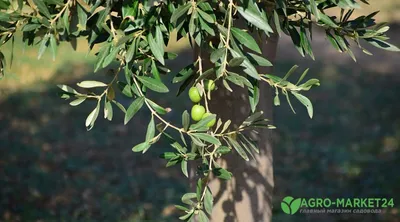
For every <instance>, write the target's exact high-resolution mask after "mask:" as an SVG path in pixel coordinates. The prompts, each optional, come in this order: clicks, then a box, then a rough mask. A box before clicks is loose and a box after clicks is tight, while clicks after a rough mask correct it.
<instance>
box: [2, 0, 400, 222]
mask: <svg viewBox="0 0 400 222" xmlns="http://www.w3.org/2000/svg"><path fill="white" fill-rule="evenodd" d="M363 3H366V4H367V1H366V0H361V1H360V3H358V2H356V1H354V0H275V1H272V0H271V1H265V0H261V1H257V2H254V1H252V0H238V1H234V0H229V1H218V0H212V1H184V0H182V1H169V0H166V1H133V0H124V1H118V0H107V1H102V0H64V1H62V0H44V1H41V0H27V1H23V0H18V1H11V0H0V9H1V11H0V37H1V39H0V44H1V45H3V44H5V43H6V42H7V41H12V42H14V39H15V38H17V37H22V39H23V41H24V42H25V44H26V45H35V44H39V45H40V47H39V53H38V58H40V57H41V56H42V55H43V53H45V51H46V49H47V48H49V50H51V52H52V53H53V58H54V59H55V58H56V53H57V47H58V45H59V43H60V42H62V41H68V42H71V43H72V44H73V43H74V42H75V41H76V39H77V38H82V37H85V38H87V40H88V45H89V46H90V49H91V50H95V51H96V55H97V61H96V63H95V71H97V70H99V69H101V68H107V67H110V66H111V64H112V63H113V62H118V64H119V66H118V69H116V70H111V72H112V74H113V77H112V79H111V81H110V82H108V83H103V82H99V81H93V80H87V81H82V82H80V83H78V87H80V88H83V89H82V90H76V89H74V88H72V87H70V86H66V85H60V88H61V90H62V93H61V97H62V98H64V99H72V101H71V102H70V104H71V105H72V106H78V105H80V104H81V103H83V102H85V101H87V100H94V101H97V105H96V106H95V108H94V109H93V111H91V112H90V114H89V115H88V117H87V119H86V123H85V125H86V127H87V128H88V130H90V129H92V128H93V126H94V124H95V122H96V119H97V118H98V116H99V114H100V111H101V110H103V113H104V118H106V119H108V120H110V121H111V120H112V118H113V109H114V108H115V107H118V108H119V109H120V110H121V111H122V112H124V113H125V119H124V123H125V124H127V123H129V121H130V120H131V119H132V118H133V117H134V115H135V114H136V113H137V112H138V111H139V110H140V109H142V108H147V109H148V110H149V111H150V112H149V113H150V115H151V120H150V122H149V124H148V127H147V133H146V138H145V139H144V142H143V143H140V144H138V145H135V146H134V147H133V148H132V150H133V151H134V152H142V153H145V152H146V151H147V150H148V149H149V148H150V147H151V145H152V144H154V143H156V142H157V141H158V140H159V139H160V138H162V137H164V138H166V139H167V140H168V141H170V145H171V147H172V148H173V150H174V151H173V152H165V153H163V155H162V156H161V157H162V158H164V159H166V160H167V167H169V166H173V165H176V164H179V165H180V166H181V169H182V172H183V174H184V175H185V176H187V177H188V162H189V161H192V162H193V163H194V164H196V163H198V164H199V166H198V167H197V175H196V177H198V182H197V187H196V191H195V192H193V193H186V194H184V195H183V196H182V203H183V204H184V206H181V205H177V208H179V209H181V210H182V211H183V212H184V214H183V216H182V217H181V218H180V219H182V220H189V221H190V220H192V219H193V218H194V217H198V219H199V221H208V215H209V214H211V211H212V207H213V195H212V193H211V191H210V189H209V188H208V185H207V184H208V181H209V179H210V178H211V177H212V176H216V177H219V178H221V179H225V180H229V179H230V178H231V177H232V174H231V173H230V172H229V171H228V170H229V169H224V168H222V167H221V166H219V165H218V163H217V162H216V160H217V159H218V158H221V157H222V156H223V155H226V154H229V153H230V152H231V151H232V150H234V151H236V152H237V153H238V154H239V155H240V156H241V157H243V159H244V160H246V161H248V160H249V155H250V156H251V155H253V153H258V152H259V150H258V148H257V142H256V141H254V140H253V139H252V138H251V137H249V136H248V134H247V132H248V131H251V130H254V129H255V128H260V127H264V128H268V129H273V128H274V126H272V125H270V124H269V122H268V120H267V119H264V118H263V117H262V112H261V111H258V110H257V104H258V102H259V99H260V96H259V84H268V85H270V86H271V87H273V88H274V89H275V94H276V95H275V98H274V101H273V103H274V104H275V105H280V96H279V95H280V94H283V96H284V98H285V99H286V100H287V102H288V104H289V106H290V107H291V109H292V110H293V112H294V109H293V107H292V105H291V102H290V101H291V100H290V99H291V98H295V99H297V100H298V101H299V102H300V103H302V104H303V105H304V106H305V107H306V109H307V111H308V114H309V116H310V118H312V116H313V106H312V103H311V101H310V100H309V99H308V98H307V97H306V96H304V95H303V94H302V93H303V92H304V91H308V90H310V89H311V88H312V87H313V86H318V85H319V81H318V80H317V79H309V80H307V81H303V80H304V78H305V76H306V74H307V71H308V69H306V70H305V71H304V72H302V74H301V75H300V77H299V78H298V79H297V80H296V81H295V82H290V81H289V80H288V78H289V77H290V76H291V75H292V74H293V73H294V72H295V71H296V69H297V68H298V67H297V66H293V67H292V68H291V69H290V70H288V72H287V74H286V75H285V76H284V77H278V76H276V75H273V74H271V73H259V72H258V71H257V67H260V66H272V63H271V62H270V61H268V60H267V59H266V58H264V57H263V56H262V51H261V49H260V48H261V47H260V46H261V45H262V44H263V43H262V42H261V41H260V40H259V39H262V38H261V37H262V36H264V35H266V36H270V35H273V34H279V35H281V34H286V35H289V36H290V37H291V39H292V40H293V44H294V46H295V47H296V48H297V49H298V51H299V53H300V54H301V55H303V56H310V57H311V58H313V59H314V54H313V52H312V48H311V43H310V41H311V39H312V30H313V28H316V27H318V28H320V29H323V30H325V33H326V37H327V39H328V40H329V41H330V43H331V44H332V46H333V47H335V48H336V49H337V50H338V51H340V52H346V53H347V54H349V55H350V56H351V57H352V58H353V59H354V60H355V57H354V55H353V53H352V50H351V49H350V48H351V47H350V43H349V41H350V40H353V41H354V42H355V45H354V46H358V47H359V48H360V49H362V50H363V51H364V52H365V53H367V54H370V53H369V52H368V51H367V50H366V49H365V48H364V47H363V46H362V45H361V43H363V42H361V40H365V42H367V43H370V44H372V45H374V46H376V47H379V48H383V49H386V50H390V51H399V49H398V48H397V47H396V46H393V45H391V44H390V43H388V42H386V40H387V39H388V37H387V36H386V35H385V32H386V31H387V30H388V29H389V27H388V26H386V24H376V23H375V20H374V16H375V15H376V13H372V14H370V15H367V16H361V17H357V18H354V19H353V18H352V13H353V12H354V10H355V9H357V8H359V7H360V5H359V4H363ZM331 8H338V9H339V10H340V15H339V16H330V15H329V14H327V13H326V11H327V10H328V9H331ZM238 20H244V21H246V23H247V27H241V26H240V25H237V24H239V23H240V22H237V21H238ZM19 32H22V35H20V34H19ZM173 32H176V33H177V38H178V39H180V38H184V37H187V38H189V39H190V42H191V44H192V47H196V48H198V50H199V53H198V57H197V58H196V59H195V61H194V62H193V63H192V64H188V65H187V66H186V67H185V68H184V69H182V70H181V71H180V72H178V73H176V74H173V75H174V78H173V81H172V82H173V83H174V84H180V88H179V91H178V92H177V96H179V95H180V94H181V93H182V92H184V91H185V90H186V89H187V88H190V90H189V98H190V99H191V100H192V101H193V102H194V103H195V104H194V106H193V108H192V110H191V111H190V113H191V114H189V112H188V111H183V112H182V123H171V122H169V121H168V120H167V119H165V118H164V117H163V116H164V115H165V114H166V113H168V112H169V111H170V109H169V108H164V107H161V106H160V105H158V104H156V103H155V102H153V101H152V100H151V98H150V97H149V96H148V94H147V92H148V91H154V92H157V93H164V94H166V93H169V89H168V87H167V86H166V85H165V84H164V83H163V78H162V76H163V75H171V74H169V72H170V71H169V69H168V66H167V63H166V60H171V59H174V58H175V57H176V56H177V55H176V54H173V53H170V52H165V45H166V44H168V41H169V40H170V38H171V35H172V33H173ZM95 46H98V47H95ZM12 57H13V56H11V58H10V59H7V61H9V62H10V63H12V60H13V58H12ZM0 60H1V62H0V65H1V66H0V68H1V70H0V71H1V73H0V75H1V76H0V77H3V76H4V75H5V73H4V69H3V67H5V66H6V58H5V57H4V54H3V53H2V52H1V48H0ZM205 60H207V61H205ZM209 63H211V64H213V67H206V66H205V65H203V64H209ZM232 84H233V85H237V86H240V87H243V88H245V89H247V90H248V92H249V93H248V94H249V106H250V107H251V111H252V113H249V117H248V118H247V119H244V120H243V123H242V124H241V125H240V126H239V127H237V128H234V127H232V126H231V120H222V119H220V118H218V115H216V114H213V113H211V112H210V107H209V105H208V103H209V101H210V100H211V99H212V93H213V91H215V90H229V91H232V89H231V87H230V85H232ZM215 85H216V86H218V87H215ZM218 88H219V89H218ZM117 90H118V91H120V92H121V93H122V94H123V95H124V96H126V97H129V98H131V99H132V102H131V104H130V105H129V107H124V106H123V105H122V104H120V103H119V102H118V101H117V100H116V91H117ZM79 91H81V92H79ZM88 91H90V93H87V92H88ZM83 92H85V93H83ZM189 98H188V99H189ZM271 102H272V101H271ZM172 109H173V107H172ZM191 117H192V119H193V121H191ZM175 135H177V136H175ZM195 160H196V161H195Z"/></svg>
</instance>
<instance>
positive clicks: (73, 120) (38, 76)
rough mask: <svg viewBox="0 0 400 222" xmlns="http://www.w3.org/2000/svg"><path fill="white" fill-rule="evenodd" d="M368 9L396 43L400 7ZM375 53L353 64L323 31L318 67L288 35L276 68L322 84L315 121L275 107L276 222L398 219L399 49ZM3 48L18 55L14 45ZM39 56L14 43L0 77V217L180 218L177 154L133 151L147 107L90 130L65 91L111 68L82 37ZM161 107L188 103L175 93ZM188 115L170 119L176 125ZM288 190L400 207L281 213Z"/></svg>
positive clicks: (316, 92) (399, 41)
mask: <svg viewBox="0 0 400 222" xmlns="http://www.w3.org/2000/svg"><path fill="white" fill-rule="evenodd" d="M364 7H365V9H362V10H361V11H360V12H359V14H365V13H369V12H372V11H374V10H380V11H381V13H380V14H379V16H378V22H379V21H380V22H382V21H389V22H390V26H391V29H390V31H389V34H388V35H389V36H390V37H391V43H393V44H395V45H397V46H399V45H400V2H399V1H396V0H385V1H379V2H378V1H374V2H372V5H371V6H368V7H367V6H364ZM365 45H366V44H365ZM169 49H170V50H171V51H179V52H180V53H182V54H181V55H180V56H179V57H178V58H177V59H175V60H174V61H172V62H170V64H169V65H170V67H172V68H173V70H172V71H178V70H179V69H180V68H182V67H184V66H185V65H187V64H189V63H190V62H191V57H192V52H191V51H190V49H188V46H187V42H185V41H182V42H177V43H171V44H170V45H169ZM368 49H369V50H370V51H371V52H372V53H373V54H374V56H368V55H365V54H363V53H361V52H358V51H357V50H355V51H356V52H355V54H356V57H357V58H358V61H357V63H355V62H353V61H352V59H351V58H350V57H349V56H348V55H345V54H340V53H338V52H336V51H335V50H334V49H333V48H332V47H331V46H330V44H329V43H328V41H327V40H326V39H325V38H324V35H323V34H322V33H318V32H316V33H315V34H314V42H313V50H314V54H315V55H316V58H317V60H316V61H312V60H311V59H308V58H307V59H305V58H302V57H301V56H300V55H299V54H298V52H297V51H296V49H295V48H294V47H293V46H292V43H291V42H290V39H288V38H287V37H283V38H282V39H281V40H280V43H279V50H278V56H277V62H276V65H275V73H276V74H277V75H284V73H285V72H286V71H287V70H288V69H290V67H291V66H292V65H293V64H298V65H299V66H300V68H301V69H306V68H308V67H309V68H310V72H309V74H308V77H309V78H318V79H320V80H321V82H322V84H321V86H320V87H318V88H314V89H313V90H311V91H310V92H308V93H307V96H309V98H310V99H311V100H312V102H313V104H314V113H315V114H314V118H313V119H312V120H310V119H309V118H308V115H307V113H306V111H305V109H304V107H301V105H299V104H295V109H296V111H297V114H293V113H292V112H291V111H290V108H289V106H288V105H287V104H286V103H284V102H282V105H281V106H280V107H275V108H274V123H275V125H276V126H277V127H278V129H277V130H276V132H275V133H276V138H277V139H276V144H275V147H274V173H275V190H274V197H273V198H274V199H273V204H274V216H273V220H274V221H316V220H317V221H391V222H392V221H400V212H399V210H400V205H399V204H398V201H399V200H400V173H399V171H400V147H399V145H400V104H399V102H398V101H399V96H400V75H399V73H398V70H400V54H399V53H390V52H384V51H381V50H378V49H375V48H372V47H368ZM2 51H3V52H5V54H6V56H9V55H10V52H11V46H10V45H6V46H5V47H4V48H2ZM37 51H38V49H37V48H25V49H24V48H23V46H22V44H21V42H18V41H16V44H15V49H14V62H13V64H12V68H11V69H10V68H7V73H8V74H7V76H6V77H5V78H4V79H3V80H1V81H0V221H60V219H59V218H62V220H61V221H132V222H136V221H176V219H174V218H176V212H175V210H174V206H173V204H174V203H179V201H180V197H181V195H182V194H183V193H184V192H185V191H187V187H186V185H185V184H186V181H185V179H184V177H183V175H182V174H181V173H180V170H179V169H178V168H172V169H166V168H165V167H164V165H165V162H164V161H163V160H161V159H158V158H157V156H158V155H159V154H160V153H161V152H162V151H161V150H163V151H164V150H165V149H170V147H168V146H167V145H164V144H162V143H161V144H158V145H157V146H154V147H152V149H150V151H149V152H148V153H146V154H145V155H141V154H135V153H133V152H132V151H131V148H132V147H133V145H135V144H137V143H139V142H141V141H142V140H143V138H144V130H143V129H144V128H145V127H146V125H147V123H148V120H149V116H148V115H147V113H146V111H145V110H144V112H139V113H138V114H137V116H136V117H135V118H134V120H133V121H131V122H130V123H129V124H128V126H124V125H123V116H122V115H121V113H119V112H118V110H116V109H115V117H114V120H113V121H112V122H107V121H105V120H103V119H102V118H99V119H98V121H97V122H96V125H95V127H94V129H93V130H91V131H89V132H87V131H86V128H85V126H84V121H85V118H86V116H87V115H88V114H89V113H90V111H91V110H92V109H93V108H94V106H95V104H94V103H90V102H86V103H84V104H83V105H81V106H80V107H79V108H77V107H71V106H69V105H68V102H66V101H63V100H62V99H60V98H59V97H58V96H57V92H58V91H59V90H58V88H57V87H56V84H70V85H74V84H75V83H77V82H79V81H81V80H83V79H96V80H105V79H108V78H109V77H108V76H107V74H106V70H102V71H100V72H98V73H93V62H94V59H95V58H94V56H92V55H90V54H89V55H87V48H86V47H85V42H84V40H79V41H78V44H77V50H76V51H74V50H73V49H72V47H71V45H69V44H63V45H62V46H61V47H60V49H59V51H58V55H57V58H56V60H55V61H52V58H51V53H50V52H46V53H45V55H44V56H43V58H42V59H41V60H37V59H36V58H37ZM8 58H9V57H8ZM293 78H294V79H295V78H296V77H293ZM175 88H176V86H175ZM175 88H173V89H172V90H174V89H175ZM119 101H121V102H122V103H123V104H124V105H125V106H127V105H128V104H129V102H130V100H128V99H126V98H123V97H121V98H119ZM155 101H156V102H158V103H159V104H160V105H164V106H170V107H174V108H175V109H176V110H179V111H181V110H184V109H189V108H190V104H189V103H187V104H184V103H182V100H179V99H177V98H174V97H163V98H161V97H159V98H156V99H155ZM179 111H177V113H174V111H172V112H171V113H170V114H168V115H170V116H169V117H168V118H170V119H172V120H173V119H176V120H179V119H180V116H179V113H178V112H179ZM288 195H291V196H294V197H323V198H324V197H330V198H335V197H386V198H394V203H395V207H394V208H392V209H387V210H385V211H384V213H382V214H379V215H373V214H367V215H361V214H360V215H355V214H352V215H338V214H324V215H317V217H312V215H308V216H307V215H302V214H296V215H293V216H288V215H285V214H284V213H283V212H282V210H281V208H280V202H281V200H282V198H283V197H285V196H288Z"/></svg>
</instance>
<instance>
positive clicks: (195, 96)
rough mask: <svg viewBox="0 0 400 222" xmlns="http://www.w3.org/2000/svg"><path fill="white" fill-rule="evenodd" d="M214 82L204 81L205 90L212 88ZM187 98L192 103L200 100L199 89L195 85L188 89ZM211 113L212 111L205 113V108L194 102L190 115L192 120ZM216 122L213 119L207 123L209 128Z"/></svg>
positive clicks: (202, 117) (213, 87)
mask: <svg viewBox="0 0 400 222" xmlns="http://www.w3.org/2000/svg"><path fill="white" fill-rule="evenodd" d="M214 89H215V83H214V81H212V80H208V81H207V83H206V90H214ZM189 98H190V100H192V102H193V103H198V102H200V100H201V95H200V92H199V90H198V89H197V88H196V87H192V88H190V89H189ZM209 115H212V113H206V109H205V108H204V106H202V105H198V104H195V105H193V107H192V111H191V116H192V119H193V120H194V121H200V120H202V119H204V118H206V117H207V116H209ZM215 123H216V120H215V119H213V120H211V121H210V122H208V123H207V126H208V127H209V128H211V127H213V126H214V125H215Z"/></svg>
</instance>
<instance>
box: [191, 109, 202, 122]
mask: <svg viewBox="0 0 400 222" xmlns="http://www.w3.org/2000/svg"><path fill="white" fill-rule="evenodd" d="M204 113H206V109H205V108H204V106H202V105H194V106H193V107H192V111H191V114H192V119H193V120H194V121H199V120H201V118H202V117H203V115H204Z"/></svg>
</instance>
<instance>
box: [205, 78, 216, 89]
mask: <svg viewBox="0 0 400 222" xmlns="http://www.w3.org/2000/svg"><path fill="white" fill-rule="evenodd" d="M205 87H206V90H210V91H213V90H214V89H215V82H214V81H213V80H207V82H206V86H205Z"/></svg>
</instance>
